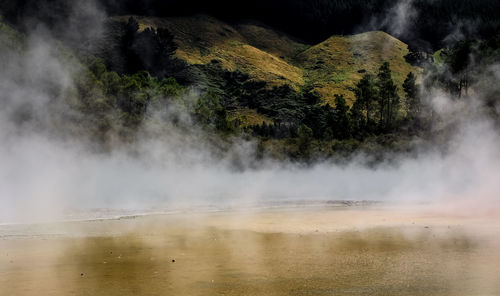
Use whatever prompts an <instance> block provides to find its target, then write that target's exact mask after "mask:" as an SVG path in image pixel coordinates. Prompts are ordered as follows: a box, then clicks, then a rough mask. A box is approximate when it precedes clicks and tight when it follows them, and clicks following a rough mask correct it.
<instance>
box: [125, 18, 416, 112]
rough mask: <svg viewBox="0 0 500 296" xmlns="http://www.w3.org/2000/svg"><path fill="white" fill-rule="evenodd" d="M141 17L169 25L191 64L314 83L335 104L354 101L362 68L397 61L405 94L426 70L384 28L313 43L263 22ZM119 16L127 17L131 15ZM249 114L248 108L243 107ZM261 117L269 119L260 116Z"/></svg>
mask: <svg viewBox="0 0 500 296" xmlns="http://www.w3.org/2000/svg"><path fill="white" fill-rule="evenodd" d="M136 18H137V20H138V21H139V23H140V29H141V30H143V29H145V28H147V27H153V28H157V27H166V28H168V29H169V30H170V31H171V32H172V33H173V34H174V36H175V41H176V43H177V44H178V46H179V49H178V50H177V52H176V55H177V57H179V58H181V59H183V60H185V61H187V62H188V63H191V64H207V63H210V62H211V61H212V60H218V61H219V62H220V63H221V65H222V67H223V68H225V69H228V70H236V69H238V70H240V71H242V72H245V73H248V74H249V75H250V77H251V78H252V79H256V80H264V81H267V82H268V85H269V86H270V87H272V86H279V85H283V84H289V85H291V86H292V87H293V88H294V89H296V90H299V89H301V88H303V87H304V86H312V87H313V88H314V89H315V90H316V91H317V92H318V93H319V94H320V95H321V97H322V98H323V100H324V102H325V103H330V104H332V105H333V99H334V94H344V95H345V96H346V98H347V101H348V102H349V103H352V102H353V100H354V93H353V92H352V89H353V87H354V85H355V84H356V83H357V81H359V80H360V79H361V77H362V75H363V73H359V72H358V71H360V70H361V72H363V71H362V70H364V71H366V72H368V73H372V74H375V73H376V71H377V69H378V68H379V67H380V65H381V64H382V63H383V62H384V61H389V62H390V63H391V68H392V70H393V77H394V80H395V82H396V83H397V85H399V86H400V94H401V95H403V92H402V89H401V85H402V83H403V81H404V79H405V77H406V75H407V74H408V73H409V72H410V71H413V72H416V73H420V72H421V69H420V68H416V67H412V66H411V65H410V64H408V63H407V62H406V61H405V59H404V56H405V55H406V54H407V53H408V46H407V45H406V44H405V43H403V42H401V41H399V40H397V39H396V38H394V37H392V36H390V35H388V34H386V33H384V32H380V31H375V32H367V33H363V34H358V35H353V36H333V37H331V38H329V39H327V40H325V41H324V42H322V43H320V44H317V45H314V46H309V45H306V44H302V43H300V42H297V41H295V40H293V39H291V38H290V37H288V36H286V35H285V34H282V33H280V32H277V31H274V30H272V29H270V28H267V27H265V26H262V25H259V24H251V23H247V24H240V25H235V26H231V25H228V24H226V23H224V22H221V21H219V20H217V19H215V18H213V17H209V16H205V15H198V16H193V17H176V18H152V17H139V16H137V17H136ZM117 19H120V20H123V21H126V20H127V19H128V16H122V17H117ZM245 112H246V113H247V112H248V110H242V113H245ZM255 117H256V114H253V115H252V118H255ZM261 119H262V120H265V118H259V119H255V120H257V121H258V120H261ZM255 120H252V121H255Z"/></svg>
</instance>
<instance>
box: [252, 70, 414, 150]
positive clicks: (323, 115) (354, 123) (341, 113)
mask: <svg viewBox="0 0 500 296" xmlns="http://www.w3.org/2000/svg"><path fill="white" fill-rule="evenodd" d="M397 90H398V88H397V86H396V85H395V84H394V81H393V80H392V75H391V70H390V67H389V63H384V64H383V65H382V66H381V67H380V69H379V71H378V73H377V75H376V76H373V75H371V74H366V75H365V76H363V78H362V79H361V80H360V81H359V82H358V83H357V85H356V88H355V94H356V101H355V102H354V104H353V105H352V107H350V108H349V106H348V105H347V103H346V100H345V98H344V97H343V96H341V95H336V96H335V106H333V107H332V106H330V105H329V104H326V105H322V104H320V103H319V102H315V103H313V104H311V105H308V106H307V108H305V109H304V116H303V117H302V118H301V119H300V120H298V121H295V122H289V123H287V124H285V125H283V124H282V123H274V124H265V123H263V124H262V125H258V126H254V127H252V131H253V133H254V134H255V135H258V136H263V137H270V138H278V139H279V138H285V137H296V136H298V134H299V132H298V130H299V129H300V128H301V127H302V129H304V127H307V128H309V129H310V130H311V138H314V139H318V140H332V139H338V140H345V139H349V138H356V139H360V140H361V139H363V138H365V137H367V136H370V135H380V134H383V133H389V132H392V131H395V130H397V129H398V128H399V127H400V126H401V125H402V123H409V124H410V125H415V124H416V123H418V120H419V118H420V117H421V109H422V102H421V100H420V92H419V88H418V85H417V84H416V77H415V75H414V74H413V73H409V74H408V76H407V78H406V80H405V82H404V84H403V90H404V91H405V93H406V95H405V102H406V104H405V106H404V107H405V108H403V106H402V102H401V100H400V98H399V95H398V92H397Z"/></svg>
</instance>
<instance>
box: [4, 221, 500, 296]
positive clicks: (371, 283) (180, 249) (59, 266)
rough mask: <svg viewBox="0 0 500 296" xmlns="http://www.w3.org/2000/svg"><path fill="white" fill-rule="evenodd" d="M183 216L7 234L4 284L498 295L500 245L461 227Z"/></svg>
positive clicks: (44, 289)
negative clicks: (321, 227)
mask: <svg viewBox="0 0 500 296" xmlns="http://www.w3.org/2000/svg"><path fill="white" fill-rule="evenodd" d="M184 222H185V223H183V221H174V222H173V221H169V222H165V221H163V222H162V223H155V224H154V225H149V224H141V223H139V222H127V223H129V225H133V226H134V227H130V228H127V231H125V232H126V233H121V234H114V235H100V236H94V237H85V236H74V237H63V238H58V237H55V238H54V237H51V238H43V237H42V238H31V239H10V240H0V294H1V295H500V266H499V265H498V264H497V262H500V252H499V251H498V250H500V249H498V248H497V247H498V245H496V244H495V243H492V242H491V241H490V242H484V241H482V240H481V239H479V238H478V237H476V236H473V235H472V234H470V233H466V232H465V231H463V230H460V229H457V228H446V227H443V228H439V229H435V228H425V227H414V228H411V227H407V228H398V227H379V228H373V229H365V230H350V231H338V232H328V233H325V232H321V231H318V232H308V233H260V232H255V231H250V230H230V229H221V228H219V227H214V226H210V225H205V224H204V223H197V224H192V223H188V222H187V221H184ZM117 225H118V224H113V223H110V224H107V225H106V227H111V228H112V227H118V226H117Z"/></svg>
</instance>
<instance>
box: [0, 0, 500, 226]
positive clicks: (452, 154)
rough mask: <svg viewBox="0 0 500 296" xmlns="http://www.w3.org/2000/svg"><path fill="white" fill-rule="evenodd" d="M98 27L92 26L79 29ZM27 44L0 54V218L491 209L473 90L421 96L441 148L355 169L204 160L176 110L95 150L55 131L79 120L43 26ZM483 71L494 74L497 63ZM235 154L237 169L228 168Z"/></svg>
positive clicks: (69, 75) (245, 154)
mask: <svg viewBox="0 0 500 296" xmlns="http://www.w3.org/2000/svg"><path fill="white" fill-rule="evenodd" d="M411 3H412V2H411V1H401V2H399V4H398V5H396V7H395V9H394V11H393V18H392V19H393V20H394V22H391V26H393V30H394V31H393V33H395V34H396V35H398V34H401V33H402V31H401V30H404V28H405V27H406V25H405V21H406V20H408V19H411V18H412V17H413V15H412V13H411ZM78 11H84V12H86V14H85V15H92V11H97V12H96V13H95V14H94V15H97V16H98V17H99V18H102V14H101V13H99V12H98V11H99V10H98V9H97V7H96V6H92V5H89V6H85V9H84V10H78ZM72 31H74V30H72ZM99 32H101V30H100V28H99V27H95V26H93V27H91V28H90V31H85V32H82V33H81V34H82V36H88V35H89V34H99ZM398 32H399V33H398ZM36 36H38V37H36ZM73 37H74V38H77V39H78V38H81V36H80V37H78V36H76V37H75V36H73ZM27 40H28V42H27V44H26V47H27V48H26V50H25V53H23V54H20V55H17V56H16V55H14V56H7V55H6V54H4V53H2V54H1V56H0V59H1V62H2V67H3V69H4V70H3V71H2V72H0V104H1V108H0V126H1V128H0V143H1V144H0V164H1V165H0V204H1V207H0V222H20V221H32V220H39V219H60V218H64V217H65V215H66V214H67V213H68V211H70V210H76V211H91V210H92V209H96V208H100V209H116V210H119V209H126V210H132V211H138V212H139V211H147V210H152V209H173V208H180V207H194V206H216V207H226V206H239V205H251V204H262V203H265V202H271V201H290V200H310V201H312V200H377V201H387V202H411V203H418V202H432V203H435V202H439V203H443V204H448V205H455V204H473V205H475V206H477V207H479V206H478V205H481V204H487V205H488V207H494V206H498V203H499V202H500V197H499V196H498V194H499V193H500V184H499V183H498V181H497V179H496V177H497V176H499V175H500V151H499V150H498V147H500V135H499V133H498V129H497V127H495V124H494V122H492V121H491V120H489V119H488V118H487V117H485V116H483V115H482V111H481V107H482V103H481V102H482V101H481V100H479V99H477V98H479V97H480V94H479V93H476V95H475V96H472V97H471V98H469V99H468V100H466V101H464V100H462V101H456V100H454V99H453V98H450V97H448V96H447V95H446V94H443V93H440V92H438V91H434V90H429V91H428V92H427V100H428V101H429V102H430V103H431V105H432V106H433V108H434V112H435V113H436V116H437V117H438V118H439V122H440V124H441V125H446V126H453V127H454V130H455V134H454V136H453V137H452V138H451V141H450V142H449V143H450V144H449V145H448V146H447V149H445V150H443V149H440V148H441V147H438V148H439V149H427V148H426V149H423V148H422V149H421V150H420V151H419V152H418V153H417V155H416V156H412V157H402V156H400V155H389V157H388V159H387V161H385V162H383V163H382V164H380V165H378V166H376V167H375V168H373V167H368V166H366V165H365V164H366V160H367V157H368V156H366V155H362V154H360V155H358V156H356V157H355V158H354V159H353V160H352V161H350V162H349V163H348V164H344V165H338V164H334V163H331V162H328V161H325V162H323V163H317V164H315V165H312V166H309V167H301V166H299V165H296V164H292V163H277V162H275V161H272V160H265V161H263V165H261V166H258V167H257V168H251V167H252V164H253V163H254V162H255V144H254V143H253V142H251V141H246V140H242V139H235V140H234V144H232V149H230V151H228V152H227V153H226V154H225V155H223V156H222V157H220V156H215V154H216V153H215V152H214V151H211V150H210V149H209V148H207V147H210V145H209V144H207V143H206V140H205V138H204V137H203V132H202V131H199V130H196V127H195V126H194V125H193V124H192V121H191V119H190V117H189V115H188V114H186V113H185V112H184V111H182V110H181V108H178V107H177V106H176V105H175V104H170V105H168V106H163V107H162V108H160V109H156V110H150V112H151V114H150V120H148V121H147V122H146V123H145V124H144V125H143V126H142V131H141V133H139V134H141V135H143V136H142V137H140V138H139V139H138V140H137V141H136V142H134V143H132V144H128V145H124V146H122V147H117V148H115V149H113V150H112V151H110V152H109V153H97V152H95V151H93V150H92V149H91V148H89V146H88V145H85V143H84V141H82V140H81V139H79V138H77V137H75V136H74V133H71V131H67V130H66V129H65V126H64V120H65V118H68V117H71V118H75V117H76V118H78V116H80V115H79V114H78V113H77V112H75V111H73V109H71V108H68V100H70V98H71V94H72V91H73V90H74V87H75V85H74V81H73V78H74V77H75V75H76V74H75V73H78V71H79V68H78V65H77V64H73V63H70V62H68V61H67V60H62V59H61V58H60V57H59V56H58V55H57V54H56V52H57V50H56V47H57V46H58V43H57V41H55V40H54V39H52V38H51V34H50V32H48V31H46V30H44V29H43V28H38V29H37V31H36V32H33V33H32V34H30V35H29V36H28V37H27ZM491 69H492V70H491V71H493V72H494V73H495V75H497V76H496V77H499V76H498V75H499V72H500V71H498V69H499V66H498V65H496V66H493V67H492V68H491ZM53 89H57V90H58V91H57V92H56V93H53V91H52V90H53ZM195 95H196V94H191V96H195ZM186 99H192V98H186ZM172 114H176V116H177V117H178V118H181V119H182V122H183V124H184V125H187V126H190V132H189V133H187V134H186V133H184V132H183V131H182V130H179V129H177V128H176V127H175V126H174V125H173V124H169V123H168V122H165V120H164V119H162V118H165V117H166V118H169V117H171V116H170V115H172ZM165 115H167V116H165ZM441 128H442V127H440V126H436V130H437V131H439V130H440V129H441ZM416 145H417V144H416ZM417 146H418V145H417ZM443 151H445V152H443ZM235 159H237V160H238V161H239V162H240V163H242V164H243V165H242V167H243V168H245V169H244V170H236V169H235V168H234V161H235Z"/></svg>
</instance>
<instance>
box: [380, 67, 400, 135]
mask: <svg viewBox="0 0 500 296" xmlns="http://www.w3.org/2000/svg"><path fill="white" fill-rule="evenodd" d="M376 85H377V87H378V102H379V114H380V121H379V125H380V127H381V128H382V129H383V130H387V129H390V128H391V127H392V126H393V124H394V121H395V118H396V114H397V112H398V109H399V96H398V93H397V90H398V88H397V86H396V85H395V84H394V81H393V80H392V74H391V69H390V64H389V62H385V63H383V64H382V66H381V67H380V68H379V70H378V74H377V83H376Z"/></svg>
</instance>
